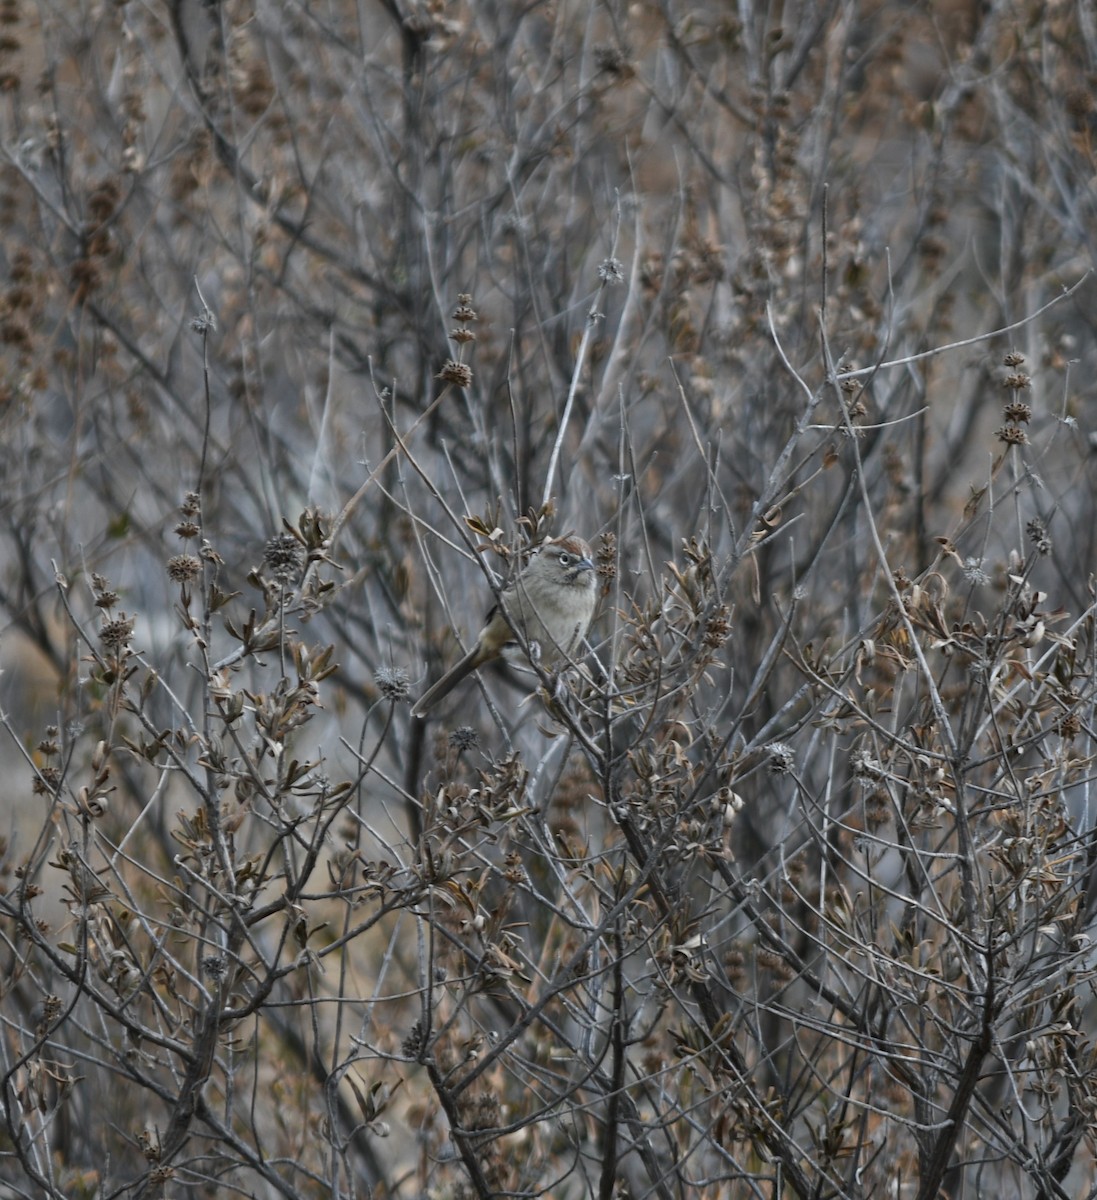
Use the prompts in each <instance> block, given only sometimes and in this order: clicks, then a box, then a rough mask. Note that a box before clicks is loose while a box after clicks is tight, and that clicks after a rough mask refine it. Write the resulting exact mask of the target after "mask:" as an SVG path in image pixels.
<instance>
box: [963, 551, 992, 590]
mask: <svg viewBox="0 0 1097 1200" xmlns="http://www.w3.org/2000/svg"><path fill="white" fill-rule="evenodd" d="M960 570H961V571H963V573H964V578H965V579H966V580H967V581H968V583H970V584H974V585H975V586H977V587H981V586H983V585H984V584H987V583H990V576H989V575H988V574H987V573H986V571H985V570H984V569H983V560H982V559H981V558H974V557H970V558H965V559H964V565H963V566H962V567H961V568H960Z"/></svg>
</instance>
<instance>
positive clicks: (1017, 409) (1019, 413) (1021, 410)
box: [1005, 400, 1032, 425]
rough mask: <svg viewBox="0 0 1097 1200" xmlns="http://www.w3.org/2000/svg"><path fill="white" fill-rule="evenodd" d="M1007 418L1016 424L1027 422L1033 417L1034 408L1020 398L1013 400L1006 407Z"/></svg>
mask: <svg viewBox="0 0 1097 1200" xmlns="http://www.w3.org/2000/svg"><path fill="white" fill-rule="evenodd" d="M1005 414H1006V420H1007V421H1011V422H1012V423H1013V424H1014V425H1019V424H1025V423H1027V422H1028V421H1029V420H1031V419H1032V408H1031V406H1030V405H1028V404H1024V403H1023V402H1022V401H1020V400H1011V401H1010V402H1009V404H1007V405H1006V407H1005Z"/></svg>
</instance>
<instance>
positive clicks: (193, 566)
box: [168, 554, 202, 584]
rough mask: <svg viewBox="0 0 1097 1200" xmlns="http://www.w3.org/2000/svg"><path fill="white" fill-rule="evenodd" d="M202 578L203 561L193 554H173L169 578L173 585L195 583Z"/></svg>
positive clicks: (169, 564) (169, 566)
mask: <svg viewBox="0 0 1097 1200" xmlns="http://www.w3.org/2000/svg"><path fill="white" fill-rule="evenodd" d="M201 576H202V560H201V559H200V558H196V557H195V556H194V555H193V554H173V555H172V556H171V558H169V559H168V578H169V579H170V580H171V581H172V583H184V584H185V583H193V582H194V581H195V580H196V579H200V578H201Z"/></svg>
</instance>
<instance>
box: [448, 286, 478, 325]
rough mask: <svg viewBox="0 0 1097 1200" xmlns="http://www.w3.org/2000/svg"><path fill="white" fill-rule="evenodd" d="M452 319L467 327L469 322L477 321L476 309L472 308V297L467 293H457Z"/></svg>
mask: <svg viewBox="0 0 1097 1200" xmlns="http://www.w3.org/2000/svg"><path fill="white" fill-rule="evenodd" d="M453 319H454V320H455V321H460V322H461V323H462V324H463V325H467V324H468V323H469V321H475V320H478V317H477V314H476V309H474V308H473V307H472V296H471V295H470V294H469V293H468V292H459V293H458V295H457V307H456V308H455V309H454V310H453Z"/></svg>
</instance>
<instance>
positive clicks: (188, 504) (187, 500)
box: [179, 492, 202, 519]
mask: <svg viewBox="0 0 1097 1200" xmlns="http://www.w3.org/2000/svg"><path fill="white" fill-rule="evenodd" d="M179 511H180V512H181V513H182V514H183V516H184V517H188V518H190V519H194V518H196V517H197V516H198V514H199V513H200V512H201V511H202V501H201V499H200V498H199V496H198V493H197V492H187V494H186V495H185V496H184V497H183V503H182V504H180V505H179Z"/></svg>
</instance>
